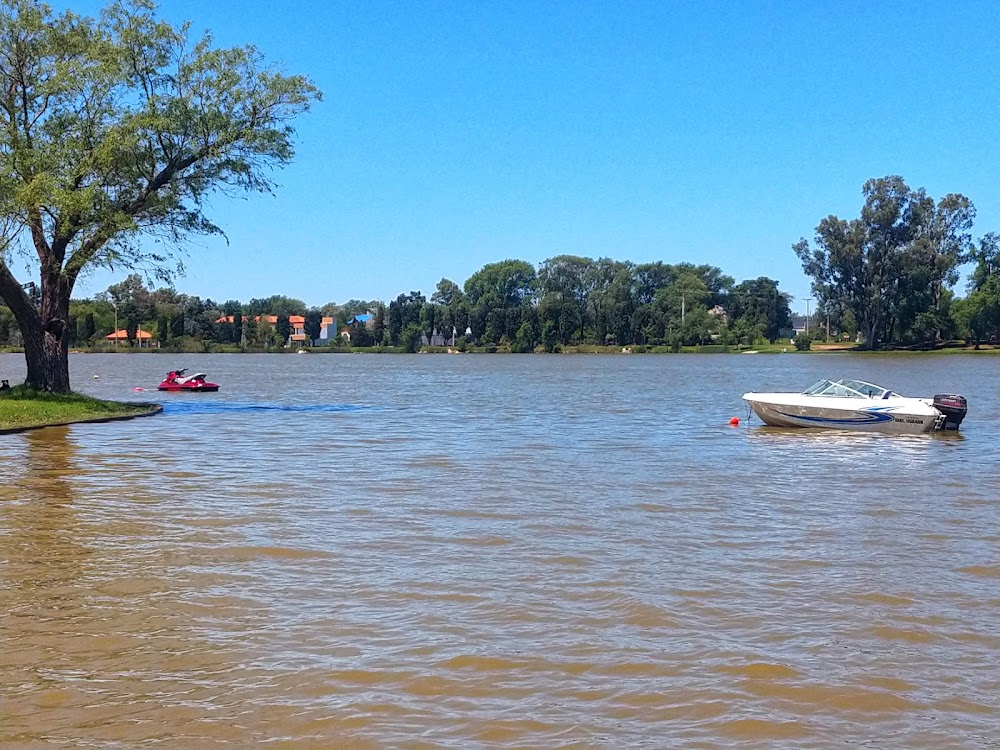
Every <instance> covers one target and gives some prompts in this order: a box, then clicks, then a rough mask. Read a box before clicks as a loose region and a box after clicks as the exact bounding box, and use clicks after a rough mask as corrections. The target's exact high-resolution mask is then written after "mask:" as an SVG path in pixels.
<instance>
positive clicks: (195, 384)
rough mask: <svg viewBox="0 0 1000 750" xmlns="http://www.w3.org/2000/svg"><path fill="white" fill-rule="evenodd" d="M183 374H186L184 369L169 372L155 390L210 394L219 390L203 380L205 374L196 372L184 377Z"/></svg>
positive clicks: (213, 384) (214, 385) (215, 385)
mask: <svg viewBox="0 0 1000 750" xmlns="http://www.w3.org/2000/svg"><path fill="white" fill-rule="evenodd" d="M185 372H187V368H186V367H185V368H184V369H182V370H171V371H170V372H168V373H167V377H166V379H165V380H164V381H163V382H162V383H160V384H159V385H158V386H157V387H156V390H158V391H193V392H195V393H211V392H212V391H217V390H219V386H218V385H217V384H215V383H209V382H207V381H206V380H205V378H206V375H205V373H203V372H197V373H195V374H194V375H188V376H185V375H184V373H185Z"/></svg>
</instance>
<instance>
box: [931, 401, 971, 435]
mask: <svg viewBox="0 0 1000 750" xmlns="http://www.w3.org/2000/svg"><path fill="white" fill-rule="evenodd" d="M934 408H935V409H937V410H938V411H939V412H941V413H942V414H944V428H943V429H945V430H957V429H958V426H959V425H960V424H962V420H963V419H965V414H966V412H968V411H969V403H968V402H967V401H966V400H965V396H959V395H958V394H957V393H939V394H937V395H936V396H935V397H934Z"/></svg>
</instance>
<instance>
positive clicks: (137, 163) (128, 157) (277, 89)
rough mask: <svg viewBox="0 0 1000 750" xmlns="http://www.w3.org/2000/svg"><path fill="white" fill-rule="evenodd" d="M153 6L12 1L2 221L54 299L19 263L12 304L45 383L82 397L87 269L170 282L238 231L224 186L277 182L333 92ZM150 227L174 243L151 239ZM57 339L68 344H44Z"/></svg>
mask: <svg viewBox="0 0 1000 750" xmlns="http://www.w3.org/2000/svg"><path fill="white" fill-rule="evenodd" d="M153 13H154V6H153V5H152V3H149V2H145V1H143V0H139V1H137V2H134V3H132V2H124V3H121V2H114V3H111V4H109V5H107V6H105V7H104V8H103V9H101V12H100V14H99V16H97V17H96V18H92V17H85V16H79V15H76V14H73V13H70V12H66V13H62V14H58V15H57V14H55V13H54V12H53V11H52V10H51V9H50V8H49V7H48V6H46V5H43V4H41V3H39V2H37V0H5V2H4V3H3V5H2V6H0V92H3V94H2V95H0V182H2V183H3V184H2V185H0V215H2V216H3V217H4V218H5V219H7V218H10V219H11V220H13V221H14V222H15V223H16V224H17V225H18V227H17V228H20V229H23V230H25V231H24V232H23V233H22V236H25V237H30V238H31V240H32V246H33V249H34V250H35V251H37V254H38V261H39V266H40V269H41V274H40V281H41V287H40V291H41V299H40V301H41V304H40V305H38V306H35V307H32V306H31V301H30V299H29V298H28V297H27V296H26V295H25V293H24V291H23V289H22V287H21V284H20V283H19V282H18V280H17V279H15V278H14V276H13V274H12V273H11V270H10V269H9V268H8V267H7V265H6V264H5V263H4V262H3V261H0V296H2V298H3V299H4V301H5V302H6V304H7V305H8V306H10V307H11V309H12V310H13V309H16V310H17V311H18V323H19V326H20V327H21V328H22V330H24V331H25V337H24V339H25V342H26V344H30V346H26V349H25V356H26V360H27V365H28V379H29V381H31V382H32V384H33V385H36V386H38V387H40V388H46V389H57V390H68V389H69V374H68V373H69V369H68V359H67V353H66V344H67V342H68V335H67V334H65V333H63V332H64V331H65V330H66V328H67V322H68V318H69V314H68V309H69V304H70V296H71V294H72V291H73V288H74V286H75V284H76V281H77V279H78V278H79V276H80V274H81V273H83V272H85V271H86V270H87V269H90V268H94V267H106V268H110V269H113V270H115V271H120V270H121V269H143V270H144V271H145V272H147V273H149V274H151V275H153V276H156V277H159V278H162V279H169V278H170V277H171V276H172V275H173V274H175V273H176V272H177V271H178V270H180V268H181V266H180V264H179V263H175V262H171V257H172V256H173V251H174V250H176V249H177V248H179V247H180V246H181V244H182V242H183V240H184V238H185V237H187V236H188V235H192V234H194V235H199V234H220V233H221V232H222V230H221V229H220V228H219V227H218V226H216V225H215V224H214V223H213V222H212V221H211V220H210V219H209V218H208V216H207V215H206V214H205V213H204V212H203V209H204V207H206V206H208V205H209V204H210V202H209V198H210V197H211V196H212V194H213V193H215V192H217V191H221V192H223V193H236V192H241V191H250V192H269V191H270V190H271V189H272V188H273V187H274V182H273V177H272V174H273V169H274V168H275V167H280V166H283V165H285V164H287V163H288V162H289V161H290V160H291V159H292V157H293V155H294V148H293V142H294V141H293V137H294V131H293V130H292V128H291V122H292V120H294V118H296V117H297V116H299V115H300V114H301V113H303V112H305V111H306V110H308V109H309V107H310V105H311V104H312V102H314V101H315V100H317V99H319V98H320V93H319V91H318V90H317V89H316V88H315V86H313V85H312V83H311V82H310V81H309V80H307V79H306V78H304V77H303V76H294V75H293V76H287V75H284V74H282V73H281V72H279V71H278V70H277V69H275V68H274V67H272V66H269V65H267V64H265V62H264V60H263V57H262V55H261V53H260V52H259V51H258V50H256V49H255V48H254V47H252V46H244V47H235V48H229V49H222V48H216V47H214V46H213V42H212V39H211V37H210V36H207V35H206V36H203V37H202V38H200V39H192V38H189V26H188V25H186V24H185V25H181V26H178V27H174V26H171V25H170V24H169V23H166V22H164V21H161V20H158V19H157V18H155V16H154V14H153ZM149 234H155V235H156V236H157V238H158V239H159V240H161V242H159V243H143V242H141V241H140V240H141V238H142V237H143V236H145V235H149ZM123 283H126V284H131V277H130V279H129V280H127V281H126V282H123ZM131 285H132V286H134V284H131ZM122 291H123V292H127V291H128V289H123V290H122ZM129 304H131V305H132V306H133V308H134V310H133V312H134V313H135V315H136V316H137V319H141V320H146V319H148V318H149V317H150V315H149V314H148V313H149V312H150V311H149V310H146V309H143V307H142V301H141V300H137V299H131V300H129ZM206 330H207V329H206ZM206 330H202V331H199V333H205V332H206ZM29 333H30V334H31V335H30V336H29V335H28V334H29ZM46 336H48V337H49V338H50V339H52V338H57V339H58V340H57V341H55V342H54V343H55V346H48V347H45V346H42V345H41V344H39V343H37V342H40V341H42V340H43V339H44V337H46Z"/></svg>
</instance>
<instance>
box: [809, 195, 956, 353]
mask: <svg viewBox="0 0 1000 750" xmlns="http://www.w3.org/2000/svg"><path fill="white" fill-rule="evenodd" d="M862 192H863V195H864V198H865V203H864V206H862V209H861V215H860V217H859V218H857V219H852V220H850V221H846V220H844V219H839V218H837V217H836V216H828V217H827V218H825V219H823V220H822V221H821V222H820V223H819V225H818V226H817V227H816V247H815V248H811V247H810V246H809V243H808V242H807V241H806V240H804V239H803V240H801V241H800V242H798V243H797V244H796V245H795V246H794V248H793V249H794V250H795V252H796V254H797V255H798V256H799V259H800V260H801V261H802V268H803V270H804V271H805V273H806V275H808V276H811V277H812V279H813V283H812V290H813V292H814V293H815V294H816V296H817V298H818V299H819V301H820V304H821V305H822V306H823V307H824V308H825V309H827V310H829V309H831V308H839V309H841V310H845V311H849V312H850V313H851V314H852V315H853V317H854V320H855V321H856V322H857V324H858V326H859V327H860V329H861V331H862V332H863V333H864V336H865V343H866V345H867V346H868V347H870V348H874V347H876V346H878V343H879V341H880V340H882V339H883V338H884V337H885V336H886V335H887V334H891V332H892V330H893V327H894V325H895V324H897V323H900V322H901V317H905V318H907V319H911V320H914V321H915V320H916V319H917V318H918V316H921V315H922V316H923V317H924V319H925V320H926V321H927V327H928V328H929V329H937V328H938V327H939V325H940V319H941V315H942V314H943V308H944V304H945V302H946V301H947V296H946V294H945V292H946V290H947V288H948V287H949V286H950V285H951V284H953V283H954V281H955V278H956V274H955V268H956V266H957V264H958V263H959V262H960V260H961V258H962V257H964V255H965V253H966V252H967V251H968V248H969V245H970V235H969V231H970V229H971V226H972V219H973V217H974V216H975V208H974V207H973V205H972V203H971V202H970V201H969V200H968V198H966V197H965V196H962V195H948V196H946V197H945V198H943V199H942V200H941V201H940V202H939V203H938V204H935V203H934V201H933V200H931V199H930V198H928V197H927V195H926V194H925V193H924V191H923V190H911V189H910V188H909V187H908V186H907V184H906V183H905V182H904V181H903V178H902V177H898V176H890V177H882V178H879V179H873V180H869V181H868V182H866V183H865V186H864V188H863V191H862ZM915 287H920V288H922V289H924V290H926V294H925V295H923V296H924V297H925V300H924V301H922V302H920V305H919V309H917V308H915V307H914V305H913V303H915V302H918V299H917V298H916V297H915V296H914V289H915ZM897 332H898V326H897Z"/></svg>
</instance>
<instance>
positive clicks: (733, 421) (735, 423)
mask: <svg viewBox="0 0 1000 750" xmlns="http://www.w3.org/2000/svg"><path fill="white" fill-rule="evenodd" d="M729 424H730V425H731V426H732V427H739V426H740V418H739V417H733V418H732V419H730V420H729Z"/></svg>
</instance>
